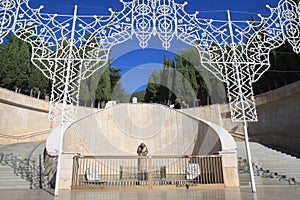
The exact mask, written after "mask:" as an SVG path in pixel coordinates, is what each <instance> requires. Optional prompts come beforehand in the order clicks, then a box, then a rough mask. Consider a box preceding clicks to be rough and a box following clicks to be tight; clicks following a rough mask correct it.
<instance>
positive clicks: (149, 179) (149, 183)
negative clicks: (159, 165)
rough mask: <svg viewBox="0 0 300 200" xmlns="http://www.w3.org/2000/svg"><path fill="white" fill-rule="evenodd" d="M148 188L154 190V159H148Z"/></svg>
mask: <svg viewBox="0 0 300 200" xmlns="http://www.w3.org/2000/svg"><path fill="white" fill-rule="evenodd" d="M148 187H149V189H152V187H153V182H152V157H151V156H150V157H148Z"/></svg>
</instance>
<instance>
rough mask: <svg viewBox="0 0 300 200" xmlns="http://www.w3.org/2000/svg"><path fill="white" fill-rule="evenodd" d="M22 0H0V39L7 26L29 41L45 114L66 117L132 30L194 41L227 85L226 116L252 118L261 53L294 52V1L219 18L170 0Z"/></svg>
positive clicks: (265, 60) (144, 39)
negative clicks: (43, 0) (42, 82)
mask: <svg viewBox="0 0 300 200" xmlns="http://www.w3.org/2000/svg"><path fill="white" fill-rule="evenodd" d="M28 1H29V0H2V1H1V2H0V41H2V40H3V38H4V37H5V36H6V35H7V34H8V33H9V32H12V33H14V34H15V35H16V36H17V37H19V38H21V39H22V40H24V41H26V42H28V43H30V44H31V46H32V58H31V61H32V63H33V64H34V65H35V66H36V67H38V68H39V69H40V70H41V71H42V72H43V74H44V75H45V76H46V77H48V78H49V79H51V80H52V81H53V88H52V93H51V98H50V104H51V110H50V114H49V116H50V119H51V120H61V121H66V120H72V119H73V118H74V116H75V112H76V111H75V107H76V105H78V103H79V88H80V82H81V80H84V79H86V78H88V77H89V76H91V75H92V74H93V73H94V72H95V71H96V70H98V69H99V68H101V67H104V66H105V64H106V63H107V62H108V57H109V52H110V50H111V48H112V47H113V46H114V45H117V44H120V43H123V42H125V41H127V40H129V39H131V38H132V37H133V36H135V37H136V38H137V39H138V40H139V42H140V43H139V44H140V46H141V48H146V47H147V45H148V41H149V40H150V38H151V37H153V36H157V37H158V38H159V39H160V40H161V42H162V46H163V47H164V48H165V49H168V48H169V47H170V42H171V40H172V39H173V38H177V39H179V40H181V41H183V42H184V43H186V44H189V45H191V46H194V47H196V48H197V50H198V52H199V55H200V58H201V63H203V65H204V67H205V68H206V69H207V70H209V71H210V72H212V73H213V74H214V75H215V76H216V77H217V78H218V79H219V80H221V81H223V82H225V83H226V85H227V90H228V97H229V104H230V109H231V118H232V120H233V121H244V122H245V121H249V122H251V121H257V114H256V108H255V102H254V96H253V89H252V84H253V83H254V82H255V81H257V80H258V79H259V78H260V77H261V75H262V74H263V73H264V72H265V71H267V70H268V68H269V67H270V63H269V52H270V51H271V50H272V49H274V48H276V47H278V46H280V45H281V44H283V43H284V42H285V41H288V42H289V43H290V44H291V45H292V46H293V49H294V51H295V52H297V53H299V52H300V39H299V38H300V37H299V34H300V31H299V30H300V20H299V19H300V8H299V7H300V5H299V4H298V5H297V4H296V3H294V1H289V0H281V1H279V3H278V6H277V7H276V8H270V7H269V9H270V11H271V14H270V16H269V17H266V18H265V17H262V16H260V22H250V21H232V20H231V19H230V12H229V11H228V19H226V20H224V21H220V20H213V19H201V18H198V17H197V15H198V13H197V12H196V13H195V14H188V13H187V12H186V11H185V10H184V7H185V5H186V4H178V3H176V2H175V1H174V0H143V1H141V0H133V1H131V2H124V1H122V0H121V1H120V2H122V3H123V9H122V10H121V11H119V12H114V11H112V10H110V12H111V14H110V16H78V15H77V6H76V7H75V9H74V13H73V15H59V14H47V13H42V12H41V10H42V8H43V7H40V8H38V9H32V8H30V7H29V5H28Z"/></svg>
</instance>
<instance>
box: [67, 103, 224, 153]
mask: <svg viewBox="0 0 300 200" xmlns="http://www.w3.org/2000/svg"><path fill="white" fill-rule="evenodd" d="M142 142H143V143H145V144H146V145H147V146H148V150H149V155H192V154H194V155H199V154H200V155H210V154H212V153H217V152H218V151H220V150H221V146H220V141H219V137H218V135H217V134H216V132H215V131H214V130H213V129H212V128H210V127H209V125H207V124H205V123H203V122H201V121H199V120H197V119H194V118H192V117H189V116H187V115H185V114H184V113H180V112H177V111H176V110H173V109H170V108H168V107H166V106H162V105H158V104H119V105H116V106H114V107H111V108H108V109H105V110H102V111H99V112H97V113H95V114H92V115H89V116H87V117H84V118H82V119H81V120H78V121H76V122H75V123H74V124H73V125H71V126H70V127H69V128H68V129H67V131H66V133H65V136H64V152H80V153H82V154H85V155H137V152H136V150H137V147H138V146H139V144H140V143H142Z"/></svg>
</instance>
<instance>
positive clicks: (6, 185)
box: [0, 164, 30, 190]
mask: <svg viewBox="0 0 300 200" xmlns="http://www.w3.org/2000/svg"><path fill="white" fill-rule="evenodd" d="M29 188H30V181H27V180H24V179H22V178H21V177H19V176H17V175H16V174H15V173H14V169H13V168H11V167H9V166H7V165H2V164H0V189H1V190H2V189H29Z"/></svg>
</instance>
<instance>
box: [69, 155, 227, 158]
mask: <svg viewBox="0 0 300 200" xmlns="http://www.w3.org/2000/svg"><path fill="white" fill-rule="evenodd" d="M208 157H214V158H215V157H222V156H221V155H219V154H216V155H147V156H138V155H136V156H89V155H75V156H74V158H82V159H85V158H89V159H90V158H94V159H133V158H149V159H159V158H168V159H169V158H208Z"/></svg>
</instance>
